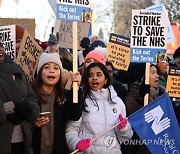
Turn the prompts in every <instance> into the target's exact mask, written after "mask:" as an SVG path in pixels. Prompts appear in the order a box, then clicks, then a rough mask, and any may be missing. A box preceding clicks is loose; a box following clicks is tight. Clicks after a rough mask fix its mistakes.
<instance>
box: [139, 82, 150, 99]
mask: <svg viewBox="0 0 180 154" xmlns="http://www.w3.org/2000/svg"><path fill="white" fill-rule="evenodd" d="M147 93H150V85H145V80H143V82H142V83H141V86H140V89H139V96H140V98H144V96H145V95H146V94H147Z"/></svg>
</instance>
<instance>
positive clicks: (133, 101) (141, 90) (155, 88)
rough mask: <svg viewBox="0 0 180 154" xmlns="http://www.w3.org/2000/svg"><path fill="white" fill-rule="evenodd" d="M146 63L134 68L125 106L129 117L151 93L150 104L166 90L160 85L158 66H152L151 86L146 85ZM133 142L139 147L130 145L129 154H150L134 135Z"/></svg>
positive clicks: (150, 73) (142, 104) (150, 74)
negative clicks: (132, 80)
mask: <svg viewBox="0 0 180 154" xmlns="http://www.w3.org/2000/svg"><path fill="white" fill-rule="evenodd" d="M145 66H146V64H145V63H138V64H136V65H134V66H133V67H132V69H133V71H132V73H133V74H132V75H133V76H134V82H133V83H132V84H131V87H130V91H129V93H128V94H127V96H126V100H125V105H126V111H127V115H128V116H129V115H131V114H133V113H134V112H136V111H137V110H139V109H140V108H142V107H143V106H144V96H145V95H146V94H147V93H149V97H148V102H149V103H150V102H151V101H153V100H155V99H156V98H157V97H159V96H161V95H162V94H164V93H165V88H164V87H162V86H161V85H159V83H158V81H159V75H158V74H157V69H156V66H155V65H153V64H151V65H150V72H149V85H145ZM132 140H136V141H137V143H138V145H130V147H129V148H128V153H129V154H132V153H133V154H141V153H142V154H150V152H149V150H148V149H147V148H146V146H145V145H144V144H142V142H140V141H141V140H140V138H139V137H138V135H137V134H136V133H134V135H133V138H132Z"/></svg>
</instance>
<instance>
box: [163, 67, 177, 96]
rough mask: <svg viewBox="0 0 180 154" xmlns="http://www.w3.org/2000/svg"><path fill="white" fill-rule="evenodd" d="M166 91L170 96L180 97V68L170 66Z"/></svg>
mask: <svg viewBox="0 0 180 154" xmlns="http://www.w3.org/2000/svg"><path fill="white" fill-rule="evenodd" d="M166 92H167V93H168V94H169V96H170V97H177V98H180V68H178V67H170V68H169V73H168V79H167V86H166Z"/></svg>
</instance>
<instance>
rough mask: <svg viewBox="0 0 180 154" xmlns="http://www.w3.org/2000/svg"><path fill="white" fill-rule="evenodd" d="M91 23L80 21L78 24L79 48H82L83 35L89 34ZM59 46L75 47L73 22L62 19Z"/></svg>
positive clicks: (59, 30) (59, 29)
mask: <svg viewBox="0 0 180 154" xmlns="http://www.w3.org/2000/svg"><path fill="white" fill-rule="evenodd" d="M89 27H90V24H89V23H78V25H77V41H78V49H79V50H81V47H80V41H81V40H82V38H83V37H87V36H88V31H89ZM58 32H59V38H60V40H59V46H60V47H63V48H71V49H72V47H73V34H72V33H73V30H72V22H66V21H61V22H60V25H59V28H58Z"/></svg>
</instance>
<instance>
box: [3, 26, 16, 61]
mask: <svg viewBox="0 0 180 154" xmlns="http://www.w3.org/2000/svg"><path fill="white" fill-rule="evenodd" d="M0 42H2V43H3V46H4V49H5V53H6V54H7V55H9V56H10V57H11V59H12V60H15V59H16V34H15V25H8V26H0Z"/></svg>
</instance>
